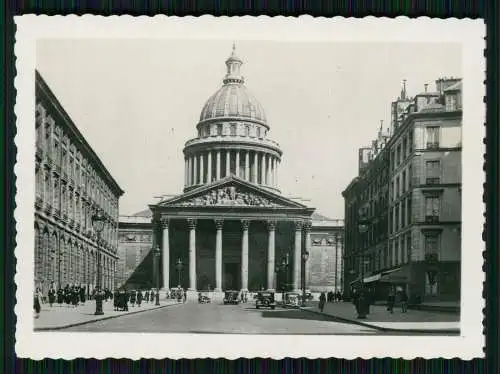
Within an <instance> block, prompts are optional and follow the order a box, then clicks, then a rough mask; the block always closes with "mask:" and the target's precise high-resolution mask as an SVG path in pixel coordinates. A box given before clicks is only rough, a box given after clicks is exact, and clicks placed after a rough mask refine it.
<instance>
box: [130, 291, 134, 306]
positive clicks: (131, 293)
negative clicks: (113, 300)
mask: <svg viewBox="0 0 500 374" xmlns="http://www.w3.org/2000/svg"><path fill="white" fill-rule="evenodd" d="M130 306H135V291H134V290H132V291H130Z"/></svg>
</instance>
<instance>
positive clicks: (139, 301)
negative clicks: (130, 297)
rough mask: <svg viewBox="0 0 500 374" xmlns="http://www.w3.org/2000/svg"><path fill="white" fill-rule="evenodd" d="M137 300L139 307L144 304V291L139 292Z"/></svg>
mask: <svg viewBox="0 0 500 374" xmlns="http://www.w3.org/2000/svg"><path fill="white" fill-rule="evenodd" d="M136 299H137V306H138V307H140V306H141V303H142V291H141V290H137V296H136Z"/></svg>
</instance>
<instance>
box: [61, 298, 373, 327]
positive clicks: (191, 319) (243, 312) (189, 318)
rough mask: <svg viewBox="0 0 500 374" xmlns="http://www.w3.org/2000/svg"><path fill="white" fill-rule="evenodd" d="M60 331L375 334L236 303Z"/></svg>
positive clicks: (315, 317)
mask: <svg viewBox="0 0 500 374" xmlns="http://www.w3.org/2000/svg"><path fill="white" fill-rule="evenodd" d="M62 331H86V332H90V331H96V332H147V333H159V332H176V333H178V332H186V333H239V334H378V333H379V332H378V331H376V330H374V329H371V328H367V327H363V326H357V325H353V324H345V323H339V322H332V321H331V320H329V319H328V317H323V316H320V315H315V314H313V313H308V312H304V311H301V310H298V309H283V308H279V307H278V308H276V309H275V310H262V309H259V310H257V309H255V306H254V305H253V304H251V303H248V304H240V305H221V304H220V303H216V302H213V303H211V304H198V303H196V302H187V303H186V304H183V305H179V306H174V307H167V308H162V309H157V310H151V311H148V312H144V313H139V314H134V315H128V316H123V317H120V318H115V319H110V320H105V321H98V322H95V323H90V324H85V325H81V326H76V327H73V328H69V329H65V330H62Z"/></svg>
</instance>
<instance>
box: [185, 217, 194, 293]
mask: <svg viewBox="0 0 500 374" xmlns="http://www.w3.org/2000/svg"><path fill="white" fill-rule="evenodd" d="M187 223H188V227H189V289H190V290H191V291H196V220H195V219H191V218H189V219H188V220H187Z"/></svg>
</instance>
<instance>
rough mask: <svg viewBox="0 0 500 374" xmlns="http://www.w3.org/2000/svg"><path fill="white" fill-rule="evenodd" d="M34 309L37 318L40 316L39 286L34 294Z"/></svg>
mask: <svg viewBox="0 0 500 374" xmlns="http://www.w3.org/2000/svg"><path fill="white" fill-rule="evenodd" d="M33 309H34V311H35V318H38V317H40V310H41V309H42V307H41V306H40V290H39V289H38V288H37V289H36V290H35V292H34V294H33Z"/></svg>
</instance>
